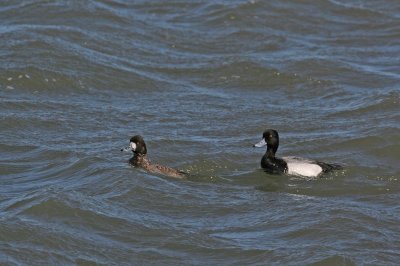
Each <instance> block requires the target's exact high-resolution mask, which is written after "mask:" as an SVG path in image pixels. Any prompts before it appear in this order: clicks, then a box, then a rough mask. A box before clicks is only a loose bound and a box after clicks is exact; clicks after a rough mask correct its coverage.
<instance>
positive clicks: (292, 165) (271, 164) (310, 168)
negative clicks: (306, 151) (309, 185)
mask: <svg viewBox="0 0 400 266" xmlns="http://www.w3.org/2000/svg"><path fill="white" fill-rule="evenodd" d="M265 145H267V151H266V152H265V154H264V156H263V157H262V159H261V167H262V168H264V169H265V170H266V171H267V172H268V173H271V174H283V173H284V174H289V175H298V176H304V177H316V176H319V175H321V174H322V173H327V172H330V171H333V170H340V169H343V167H342V166H340V165H338V164H328V163H323V162H319V161H313V160H309V159H303V158H298V157H282V158H277V157H275V153H276V151H277V150H278V146H279V135H278V132H277V131H276V130H274V129H268V130H265V131H264V133H263V138H262V140H261V141H260V142H259V143H257V144H254V145H253V147H263V146H265Z"/></svg>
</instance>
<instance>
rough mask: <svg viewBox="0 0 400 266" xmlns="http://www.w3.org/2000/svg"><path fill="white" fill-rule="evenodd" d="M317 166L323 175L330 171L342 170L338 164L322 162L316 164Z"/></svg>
mask: <svg viewBox="0 0 400 266" xmlns="http://www.w3.org/2000/svg"><path fill="white" fill-rule="evenodd" d="M317 164H318V165H319V166H321V168H322V172H323V173H328V172H331V171H335V170H342V169H343V166H342V165H340V164H335V163H323V162H317Z"/></svg>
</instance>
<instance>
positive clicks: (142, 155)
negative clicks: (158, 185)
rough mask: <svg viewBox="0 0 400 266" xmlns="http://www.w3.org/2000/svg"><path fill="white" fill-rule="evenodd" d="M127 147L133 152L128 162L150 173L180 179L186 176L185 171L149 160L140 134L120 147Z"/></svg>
mask: <svg viewBox="0 0 400 266" xmlns="http://www.w3.org/2000/svg"><path fill="white" fill-rule="evenodd" d="M129 149H130V150H131V151H132V152H133V157H132V158H131V159H129V163H130V164H132V165H133V166H135V167H141V168H143V169H145V170H146V171H148V172H150V173H155V174H162V175H166V176H170V177H174V178H181V179H183V178H186V173H184V172H182V171H178V170H175V169H173V168H170V167H167V166H163V165H159V164H155V163H152V162H150V160H149V159H148V158H147V148H146V143H145V142H144V139H143V137H142V136H140V135H136V136H133V137H132V138H131V139H130V144H129V147H128V148H125V149H122V150H121V151H123V150H129Z"/></svg>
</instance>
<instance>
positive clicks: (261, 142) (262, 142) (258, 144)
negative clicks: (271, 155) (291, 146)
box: [253, 139, 267, 148]
mask: <svg viewBox="0 0 400 266" xmlns="http://www.w3.org/2000/svg"><path fill="white" fill-rule="evenodd" d="M265 145H267V143H266V142H265V139H262V140H261V141H260V142H259V143H256V144H254V145H253V147H256V148H261V147H264V146H265Z"/></svg>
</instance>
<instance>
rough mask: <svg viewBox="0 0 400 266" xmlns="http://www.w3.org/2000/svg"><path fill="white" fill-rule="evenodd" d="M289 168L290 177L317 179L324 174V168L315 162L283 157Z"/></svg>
mask: <svg viewBox="0 0 400 266" xmlns="http://www.w3.org/2000/svg"><path fill="white" fill-rule="evenodd" d="M282 159H284V160H285V161H286V163H287V166H288V174H289V175H300V176H306V177H316V176H318V175H319V174H320V173H321V172H322V167H321V166H319V165H318V164H316V163H315V162H313V161H311V160H308V159H302V158H297V157H283V158H282Z"/></svg>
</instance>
